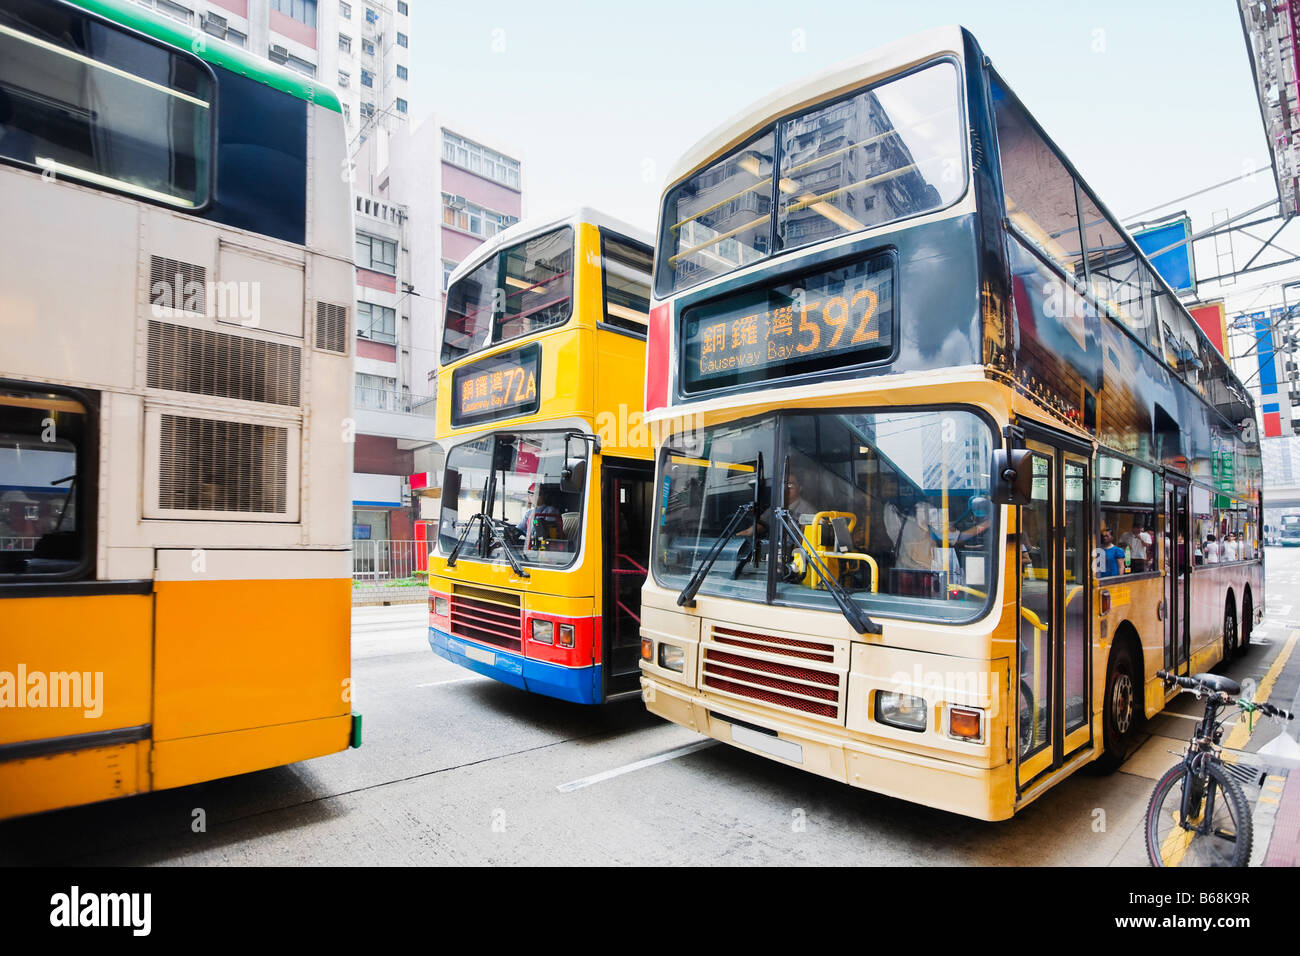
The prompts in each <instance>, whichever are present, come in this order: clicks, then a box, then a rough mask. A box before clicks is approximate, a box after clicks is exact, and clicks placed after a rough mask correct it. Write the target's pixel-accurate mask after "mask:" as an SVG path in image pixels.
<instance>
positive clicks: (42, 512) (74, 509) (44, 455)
mask: <svg viewBox="0 0 1300 956" xmlns="http://www.w3.org/2000/svg"><path fill="white" fill-rule="evenodd" d="M89 420H90V416H89V414H88V411H87V409H86V407H85V406H84V405H83V404H82V403H81V402H79V401H76V400H75V399H73V398H72V397H71V396H65V395H59V394H51V392H50V390H49V389H48V388H46V387H42V388H40V389H38V390H33V391H30V392H29V391H26V390H20V389H13V388H5V389H0V580H4V579H6V578H10V577H11V576H12V577H15V578H17V577H21V578H22V579H31V578H33V577H35V576H38V575H39V576H41V577H43V578H46V579H59V578H66V579H71V578H80V577H86V576H88V575H89V574H90V572H91V570H92V568H91V567H90V562H91V560H92V558H93V549H91V548H90V547H89V544H88V541H87V535H88V533H89V530H90V528H91V526H92V524H93V522H92V521H90V520H88V518H89V516H87V517H86V518H83V514H85V512H86V510H87V502H88V501H89V495H88V492H89V490H90V489H89V488H88V487H87V482H86V476H85V475H83V474H82V466H83V464H84V463H85V462H86V456H85V452H86V451H87V428H88V423H89Z"/></svg>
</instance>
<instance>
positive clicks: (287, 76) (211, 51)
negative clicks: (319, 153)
mask: <svg viewBox="0 0 1300 956" xmlns="http://www.w3.org/2000/svg"><path fill="white" fill-rule="evenodd" d="M68 2H69V3H71V4H72V5H73V6H76V7H80V8H81V9H83V10H86V11H88V12H90V13H95V14H98V15H99V16H101V17H103V18H104V19H106V20H112V21H113V22H114V23H119V24H121V25H122V26H124V27H129V28H131V29H132V30H138V31H139V32H141V33H143V34H145V35H146V36H151V37H153V38H154V39H155V40H162V41H163V42H164V43H167V44H170V45H171V46H175V47H179V48H180V49H182V50H189V51H191V52H193V53H194V55H195V56H197V57H198V58H199V59H201V60H206V61H207V62H208V63H214V64H216V65H217V66H220V67H223V68H225V69H227V70H230V71H231V72H232V73H238V74H239V75H240V76H246V77H248V78H249V79H250V80H256V81H257V82H259V83H265V84H266V85H267V86H269V87H271V88H272V89H276V90H279V91H281V92H282V93H288V94H289V95H290V96H295V97H297V98H298V99H300V100H306V101H307V102H309V103H315V104H316V105H317V106H323V107H325V108H326V109H329V110H333V111H334V112H336V113H342V112H343V107H342V105H341V104H340V103H339V98H338V95H337V94H336V93H335V92H334V91H333V90H331V89H330V88H329V87H327V86H322V85H321V84H319V83H316V82H313V81H312V80H310V79H308V78H307V77H305V76H302V75H301V74H299V73H294V72H293V71H292V70H288V69H282V68H280V67H278V66H276V65H275V64H274V63H271V62H270V61H269V60H264V59H262V58H261V57H258V56H254V55H253V54H252V53H249V52H248V51H246V50H242V49H240V48H239V47H237V46H233V45H232V44H229V43H226V42H225V41H224V40H219V39H217V38H216V37H214V36H210V35H209V34H207V33H204V32H203V31H201V30H194V29H188V30H187V29H186V28H185V27H184V26H182V25H181V24H179V23H177V22H176V21H174V20H168V19H166V18H164V17H160V16H158V15H157V14H155V13H153V12H152V11H150V10H146V9H145V8H143V7H141V6H140V5H139V4H138V3H132V2H130V0H68ZM196 38H197V39H202V41H203V43H202V47H201V48H200V49H197V50H196V49H194V47H195V43H194V41H195V39H196Z"/></svg>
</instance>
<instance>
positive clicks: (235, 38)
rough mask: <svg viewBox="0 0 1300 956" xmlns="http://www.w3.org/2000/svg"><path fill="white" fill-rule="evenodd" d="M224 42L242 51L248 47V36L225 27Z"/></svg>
mask: <svg viewBox="0 0 1300 956" xmlns="http://www.w3.org/2000/svg"><path fill="white" fill-rule="evenodd" d="M226 42H227V43H231V44H234V45H235V46H237V47H239V48H240V49H241V50H242V49H243V48H244V47H246V46H248V34H246V33H240V32H239V31H238V30H234V29H231V28H230V27H227V28H226Z"/></svg>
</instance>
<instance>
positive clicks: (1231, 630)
mask: <svg viewBox="0 0 1300 956" xmlns="http://www.w3.org/2000/svg"><path fill="white" fill-rule="evenodd" d="M1237 653H1238V651H1237V606H1236V602H1235V601H1233V599H1232V594H1229V595H1228V603H1227V604H1225V605H1224V607H1223V661H1224V663H1225V664H1226V663H1227V662H1228V661H1230V660H1232V659H1233V658H1234V657H1236V656H1237Z"/></svg>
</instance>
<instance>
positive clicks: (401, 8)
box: [397, 0, 408, 16]
mask: <svg viewBox="0 0 1300 956" xmlns="http://www.w3.org/2000/svg"><path fill="white" fill-rule="evenodd" d="M397 12H398V13H400V14H401V15H402V16H406V14H407V12H408V11H407V8H406V4H405V3H403V2H402V0H397Z"/></svg>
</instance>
